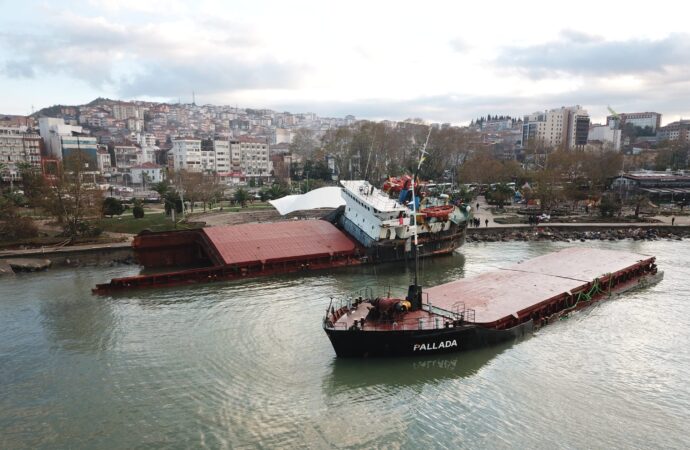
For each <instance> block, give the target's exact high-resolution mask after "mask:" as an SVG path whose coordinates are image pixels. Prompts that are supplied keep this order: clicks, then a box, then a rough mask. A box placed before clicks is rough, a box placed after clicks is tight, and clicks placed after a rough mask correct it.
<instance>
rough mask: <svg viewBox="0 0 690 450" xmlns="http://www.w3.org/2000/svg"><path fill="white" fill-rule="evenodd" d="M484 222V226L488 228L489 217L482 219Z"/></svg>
mask: <svg viewBox="0 0 690 450" xmlns="http://www.w3.org/2000/svg"><path fill="white" fill-rule="evenodd" d="M484 223H485V224H486V227H487V228H489V219H484Z"/></svg>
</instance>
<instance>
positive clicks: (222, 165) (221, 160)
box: [213, 139, 239, 173]
mask: <svg viewBox="0 0 690 450" xmlns="http://www.w3.org/2000/svg"><path fill="white" fill-rule="evenodd" d="M233 146H234V147H238V148H239V142H237V141H229V140H228V141H225V140H218V139H217V140H214V141H213V150H214V153H215V160H216V167H215V172H216V173H227V172H230V171H231V170H232V164H231V155H232V150H231V149H232V147H233Z"/></svg>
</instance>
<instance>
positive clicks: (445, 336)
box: [324, 320, 534, 358]
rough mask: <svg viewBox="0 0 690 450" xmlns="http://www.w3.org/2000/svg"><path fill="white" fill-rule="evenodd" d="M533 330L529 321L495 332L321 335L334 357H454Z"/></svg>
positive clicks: (333, 331)
mask: <svg viewBox="0 0 690 450" xmlns="http://www.w3.org/2000/svg"><path fill="white" fill-rule="evenodd" d="M533 330H534V323H533V322H532V321H531V320H530V321H528V322H525V323H522V324H520V325H517V326H515V327H513V328H510V329H505V330H495V329H491V328H484V327H480V326H478V325H474V324H467V325H461V326H458V327H451V328H440V329H435V330H401V331H363V330H358V329H354V330H336V329H333V328H329V327H326V326H324V331H325V332H326V334H327V335H328V338H329V339H330V341H331V344H332V345H333V349H334V350H335V353H336V355H337V356H338V357H345V358H347V357H351V358H361V357H385V356H420V355H422V356H423V355H436V354H444V353H456V352H462V351H467V350H475V349H479V348H483V347H489V346H492V345H496V344H499V343H501V342H506V341H510V340H515V339H518V338H521V337H523V336H524V335H525V334H530V333H532V331H533Z"/></svg>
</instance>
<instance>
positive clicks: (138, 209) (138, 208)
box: [132, 200, 144, 219]
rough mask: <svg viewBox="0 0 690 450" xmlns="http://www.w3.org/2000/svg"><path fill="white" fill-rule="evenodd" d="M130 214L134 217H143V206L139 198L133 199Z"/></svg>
mask: <svg viewBox="0 0 690 450" xmlns="http://www.w3.org/2000/svg"><path fill="white" fill-rule="evenodd" d="M132 215H133V216H134V218H135V219H143V218H144V207H143V206H142V204H141V200H135V201H134V208H132Z"/></svg>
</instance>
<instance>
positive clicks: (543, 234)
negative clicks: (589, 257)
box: [465, 226, 690, 243]
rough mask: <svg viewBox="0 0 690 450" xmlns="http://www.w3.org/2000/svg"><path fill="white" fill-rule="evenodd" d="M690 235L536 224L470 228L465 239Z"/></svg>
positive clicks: (687, 232) (689, 232) (686, 230)
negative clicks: (532, 225)
mask: <svg viewBox="0 0 690 450" xmlns="http://www.w3.org/2000/svg"><path fill="white" fill-rule="evenodd" d="M685 238H690V227H664V228H659V227H630V228H604V227H600V229H582V228H578V227H567V228H562V227H548V226H547V227H542V226H540V227H532V228H524V227H523V228H483V229H478V228H477V229H472V228H468V229H467V236H466V238H465V242H467V243H471V242H509V241H554V242H574V241H581V242H585V241H618V240H623V239H632V240H635V241H640V240H647V241H655V240H676V241H680V240H682V239H685Z"/></svg>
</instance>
